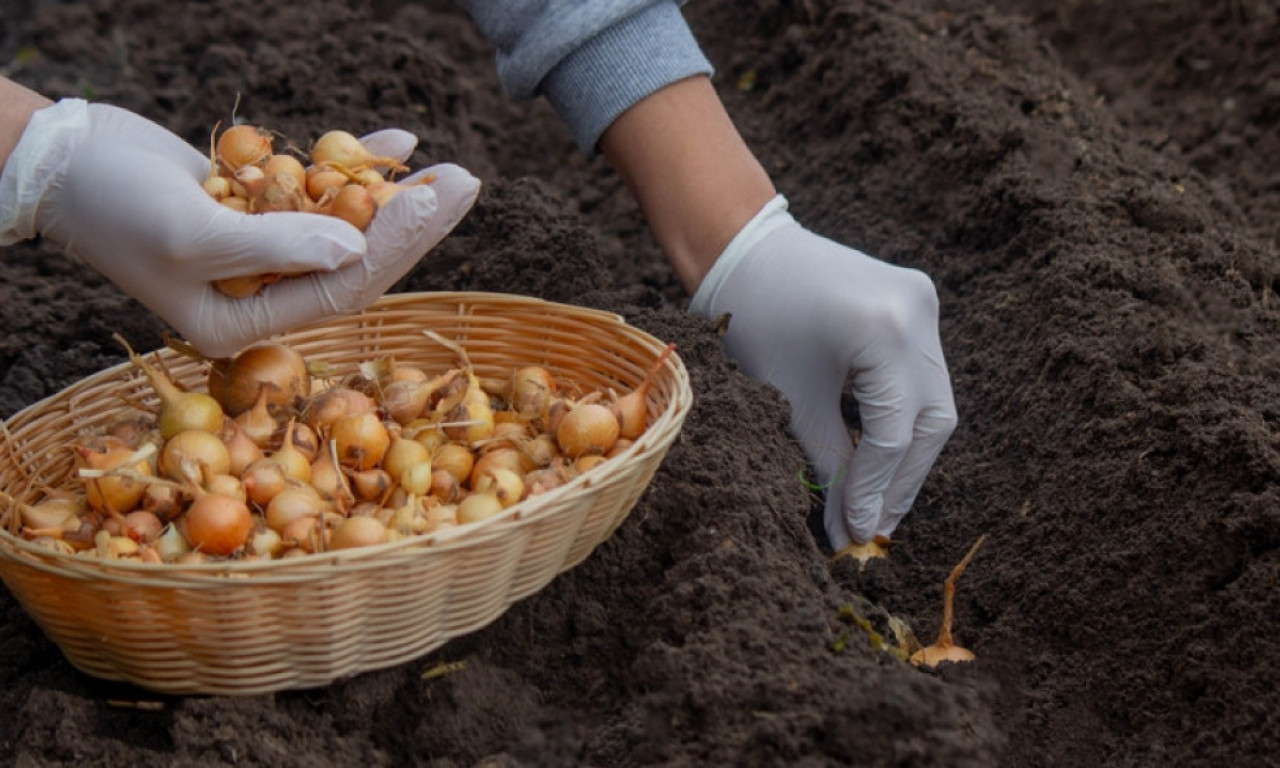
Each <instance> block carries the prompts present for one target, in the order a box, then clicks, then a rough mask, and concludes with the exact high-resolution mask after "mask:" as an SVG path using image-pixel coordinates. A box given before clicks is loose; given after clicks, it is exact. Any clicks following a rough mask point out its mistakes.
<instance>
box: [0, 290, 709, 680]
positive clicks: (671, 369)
mask: <svg viewBox="0 0 1280 768" xmlns="http://www.w3.org/2000/svg"><path fill="white" fill-rule="evenodd" d="M423 329H431V330H433V331H435V332H437V333H439V334H441V335H442V336H444V337H445V338H447V339H450V340H452V341H455V342H457V343H458V344H460V345H462V347H463V348H465V350H466V352H467V355H468V357H469V358H470V361H471V363H472V365H473V366H474V368H475V370H476V372H477V373H478V374H480V375H481V376H482V377H483V376H490V377H494V376H505V375H509V374H510V372H511V371H512V370H513V368H514V367H515V366H517V365H522V364H538V365H543V366H545V367H547V368H548V369H549V370H551V371H552V373H554V374H556V375H557V376H564V377H567V378H568V379H571V380H573V381H576V382H577V383H578V384H580V385H581V386H583V387H587V388H607V387H612V388H614V389H615V390H618V391H627V390H630V389H632V388H634V387H635V386H636V385H638V384H639V382H640V381H641V380H642V379H643V377H644V375H645V373H646V371H647V370H648V369H649V368H650V367H651V365H652V364H653V362H654V361H655V360H656V359H657V356H658V355H659V354H660V353H661V352H662V351H663V349H664V345H663V344H662V343H661V342H659V341H658V340H657V339H654V338H653V337H652V336H649V335H648V334H646V333H644V332H642V331H640V330H638V329H636V328H634V327H631V326H628V325H627V324H626V323H624V322H623V321H622V319H621V318H619V317H618V316H616V315H613V314H609V313H605V312H599V311H593V310H587V309H582V308H579V307H571V306H566V305H561V304H554V303H549V302H544V301H539V300H535V299H528V298H523V297H517V296H507V295H501V294H479V293H476V294H468V293H438V294H401V295H393V296H388V297H385V298H383V299H382V300H381V301H379V302H378V303H377V304H375V305H374V306H373V307H371V308H370V309H368V310H366V311H364V312H362V313H359V314H355V315H350V316H345V317H341V318H338V319H333V320H329V321H326V322H324V323H321V324H317V325H315V326H312V327H309V328H306V329H303V330H299V331H296V332H293V333H290V334H287V335H284V336H282V337H280V340H281V341H283V342H285V343H288V344H289V345H291V346H293V347H294V348H296V349H297V350H298V351H299V352H301V353H302V354H303V355H305V356H307V357H308V358H310V359H316V360H327V361H329V362H330V363H333V364H334V365H335V366H337V368H338V371H339V372H342V371H343V370H347V371H351V370H354V369H355V366H356V365H357V364H358V363H361V362H365V361H369V360H375V359H379V358H386V357H389V356H394V357H395V358H396V359H397V360H402V361H405V362H415V363H419V364H422V365H424V366H426V367H427V368H428V369H429V370H445V369H448V368H452V367H456V365H457V362H458V361H457V358H456V356H455V355H454V353H453V352H451V351H449V350H448V349H445V348H444V347H443V346H442V345H441V344H439V343H438V342H436V341H433V340H432V339H430V338H429V337H427V336H426V335H425V334H423V333H422V331H423ZM160 355H161V357H162V359H164V361H165V363H166V365H167V366H168V368H169V370H170V372H171V373H172V374H173V375H174V377H175V378H177V379H178V380H179V381H181V382H182V383H183V384H185V385H187V386H189V387H191V388H193V389H201V388H203V381H204V373H205V366H204V364H202V363H198V362H196V361H193V360H191V359H189V358H184V357H181V356H179V355H177V354H176V353H174V352H172V351H170V350H162V351H161V353H160ZM121 395H126V396H129V397H131V398H134V399H143V400H146V401H149V402H154V401H155V400H154V397H153V396H152V393H151V390H150V387H149V385H148V384H147V383H146V382H145V380H144V379H143V378H141V377H140V376H139V375H138V373H137V371H136V370H135V369H134V368H133V367H132V366H130V365H129V364H123V365H119V366H115V367H113V368H110V369H108V370H105V371H102V372H100V373H98V374H95V375H93V376H91V377H89V378H87V379H84V380H82V381H80V382H78V383H77V384H75V385H73V386H71V387H69V388H67V389H65V390H63V391H62V392H60V393H58V394H57V395H54V396H53V397H50V398H48V399H46V400H44V401H42V402H39V403H36V404H35V405H32V406H30V407H28V408H26V409H24V410H23V411H21V412H19V413H17V414H15V415H14V416H13V417H12V418H10V419H9V420H8V421H7V422H6V423H5V426H6V428H7V429H6V430H5V434H3V435H0V491H4V495H8V496H11V497H12V498H15V499H18V500H21V501H25V502H30V501H33V500H34V499H35V497H36V493H37V492H36V491H35V490H33V483H37V482H44V483H49V484H57V483H58V482H60V481H61V480H62V479H63V478H65V477H67V475H68V474H69V473H70V472H71V471H72V466H71V462H70V455H69V451H68V450H67V449H66V446H68V445H69V444H70V443H71V442H72V441H74V439H75V438H76V437H77V436H79V435H81V434H84V433H86V432H91V431H94V430H96V429H99V428H101V427H102V426H103V425H105V424H106V423H107V422H108V421H109V420H111V419H112V418H113V417H116V416H118V415H120V413H121V411H122V409H126V408H128V406H127V405H125V404H124V401H123V400H122V398H121V397H120V396H121ZM691 403H692V393H691V391H690V389H689V382H688V375H687V373H686V371H685V369H684V366H683V363H682V362H681V361H680V360H679V358H678V357H677V356H676V355H671V356H670V357H668V359H667V361H666V362H665V364H664V365H663V366H662V368H661V370H660V374H659V376H658V378H657V380H656V381H655V383H654V386H653V387H652V388H651V389H650V391H649V402H648V411H649V419H650V426H649V428H648V430H647V431H646V432H645V433H644V435H642V436H641V437H640V439H639V440H637V441H636V442H635V444H634V445H632V446H631V447H630V448H629V449H628V450H627V451H626V452H625V453H624V454H622V455H621V456H618V457H617V458H616V459H615V460H614V461H612V462H610V464H609V465H607V467H600V468H599V469H598V470H595V471H592V472H589V473H586V474H583V475H580V476H579V477H578V478H576V479H575V480H573V481H572V482H571V483H569V484H567V485H564V486H561V487H559V488H556V489H554V490H552V491H548V492H546V493H544V494H541V495H538V496H535V497H532V498H530V499H527V500H525V501H523V502H520V503H519V504H516V505H515V506H513V507H511V508H509V509H508V510H506V511H505V512H504V513H503V514H502V515H500V516H499V517H496V518H491V519H490V520H486V521H484V522H480V523H474V524H471V525H465V526H459V527H457V528H451V529H447V530H442V531H440V532H438V533H435V534H429V535H427V536H425V537H420V538H415V539H409V540H403V541H399V542H395V543H392V544H384V545H380V546H376V547H368V548H364V549H355V550H343V551H340V552H331V553H325V554H317V555H312V556H309V557H302V558H292V559H284V560H276V561H268V562H234V561H232V562H223V563H205V564H199V565H183V566H176V565H153V564H144V563H136V562H121V561H107V560H99V559H96V558H84V557H75V556H70V555H64V554H58V553H54V552H50V551H46V550H45V549H42V548H39V547H37V546H34V545H32V544H30V543H28V542H26V541H24V540H22V539H20V538H18V537H15V536H13V535H10V534H9V533H6V532H0V578H2V579H3V581H4V583H5V585H6V586H7V587H8V588H9V590H10V591H11V592H12V593H13V595H14V596H15V597H16V598H17V599H18V600H19V602H20V603H21V604H22V606H23V607H24V608H25V609H26V611H27V612H28V613H29V614H30V615H31V616H32V617H33V618H34V619H35V621H36V623H37V624H39V626H40V627H41V628H42V629H43V630H44V632H45V633H46V634H47V635H48V636H49V637H50V638H51V639H52V640H53V641H54V642H55V643H57V644H58V646H59V647H60V648H61V649H62V651H63V653H64V654H66V656H67V658H68V659H69V660H70V661H71V663H72V664H74V665H75V666H76V667H77V668H79V669H80V670H82V671H84V672H86V673H88V674H91V675H95V676H97V677H101V678H106V679H109V680H122V681H127V682H131V683H134V684H136V685H139V686H143V687H145V688H149V689H152V690H154V691H159V692H163V693H176V694H189V693H214V694H258V693H264V692H269V691H276V690H283V689H292V688H307V687H315V686H320V685H324V684H326V683H329V682H331V681H333V680H335V679H337V678H340V677H344V676H349V675H353V674H357V673H360V672H364V671H368V670H373V669H380V668H384V667H389V666H392V665H395V664H400V663H403V662H406V661H409V660H411V659H415V658H418V657H420V656H422V655H424V654H426V653H428V652H430V651H432V650H433V649H435V648H438V647H439V646H441V645H443V644H444V643H445V642H446V641H448V640H449V639H451V638H453V637H456V636H458V635H462V634H465V633H468V632H472V631H474V630H476V629H479V628H481V627H483V626H485V625H486V624H488V623H490V622H492V621H493V620H494V619H496V618H497V617H498V616H500V615H501V614H502V613H503V612H504V611H505V610H506V609H507V608H508V607H509V606H510V605H511V604H512V603H513V602H514V601H516V600H519V599H521V598H523V597H526V596H528V595H531V594H533V593H534V592H537V591H538V590H540V589H541V588H543V587H544V586H546V585H547V584H548V583H549V582H550V581H551V580H552V579H553V578H554V577H555V576H556V575H557V574H559V573H560V572H562V571H564V570H566V569H568V568H571V567H572V566H574V565H576V564H577V563H579V562H580V561H581V560H582V559H583V558H585V557H586V556H587V555H588V554H590V552H591V551H592V550H593V549H594V548H595V547H596V546H597V545H598V544H600V543H601V542H602V541H604V540H605V539H606V538H608V537H609V536H610V535H611V534H612V533H613V531H614V530H615V529H616V528H617V526H618V525H619V524H620V523H621V522H622V520H623V519H624V518H625V516H626V515H627V513H628V512H629V511H630V510H631V508H632V507H633V506H634V505H635V503H636V501H637V499H638V498H639V496H640V494H641V493H642V492H643V491H644V490H645V488H646V487H647V485H648V483H649V481H650V479H651V478H652V477H653V473H654V472H655V471H656V469H657V467H658V465H659V463H660V462H661V461H662V459H663V457H664V456H665V454H666V452H667V449H668V448H669V447H670V445H671V443H672V442H673V441H674V440H675V437H676V435H677V433H678V432H679V429H680V427H681V424H682V423H683V421H684V418H685V415H686V414H687V413H688V410H689V407H690V405H691Z"/></svg>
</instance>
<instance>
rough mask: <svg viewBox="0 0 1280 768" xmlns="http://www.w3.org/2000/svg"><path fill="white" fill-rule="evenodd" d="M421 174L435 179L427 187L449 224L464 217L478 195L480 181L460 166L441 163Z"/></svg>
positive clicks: (424, 170)
mask: <svg viewBox="0 0 1280 768" xmlns="http://www.w3.org/2000/svg"><path fill="white" fill-rule="evenodd" d="M423 173H424V174H429V175H431V176H434V177H435V178H434V179H433V180H432V181H430V182H429V183H428V186H430V187H431V188H432V189H434V190H435V192H436V197H437V198H438V199H439V201H440V203H439V205H440V211H441V212H442V213H444V214H445V215H446V216H447V217H448V218H449V221H450V222H451V223H456V222H457V221H458V220H460V219H461V218H462V217H463V216H465V215H466V213H467V211H469V210H471V206H473V205H475V202H476V198H477V197H479V195H480V179H477V178H476V177H475V176H472V175H471V172H470V171H468V170H467V169H465V168H463V167H462V166H459V165H454V164H453V163H441V164H439V165H433V166H431V167H430V168H425V169H423Z"/></svg>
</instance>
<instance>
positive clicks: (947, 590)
mask: <svg viewBox="0 0 1280 768" xmlns="http://www.w3.org/2000/svg"><path fill="white" fill-rule="evenodd" d="M986 540H987V536H986V534H983V535H982V536H979V537H978V540H977V541H975V542H974V543H973V546H972V547H970V548H969V552H968V554H966V555H965V556H964V558H963V559H962V560H960V562H959V563H957V564H956V567H955V568H953V569H952V570H951V575H950V576H948V577H947V580H946V582H945V583H944V584H943V587H942V628H941V629H939V630H938V639H937V640H935V641H934V643H933V645H930V646H926V647H924V648H921V649H920V650H918V651H916V652H915V653H913V654H911V659H910V661H911V663H912V665H914V666H917V667H918V666H920V665H922V664H923V665H924V666H926V667H936V666H938V665H939V664H941V663H942V662H944V661H973V660H974V659H976V658H977V656H975V655H974V654H973V651H970V650H968V649H967V648H961V647H960V646H958V645H956V644H955V641H953V640H952V639H951V622H952V619H953V616H954V615H953V610H952V603H954V602H955V596H956V579H958V578H960V574H962V573H964V569H965V568H967V567H968V566H969V561H970V560H972V559H973V556H974V554H975V553H977V551H978V547H980V546H982V542H984V541H986Z"/></svg>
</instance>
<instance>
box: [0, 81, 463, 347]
mask: <svg viewBox="0 0 1280 768" xmlns="http://www.w3.org/2000/svg"><path fill="white" fill-rule="evenodd" d="M368 141H369V142H370V143H371V144H373V145H375V147H376V148H375V149H373V150H372V151H374V152H375V153H376V154H383V155H390V154H392V152H394V153H396V155H397V156H399V157H400V158H401V159H403V158H406V157H408V155H409V153H410V152H412V150H413V148H414V146H415V144H416V140H415V139H414V138H413V136H412V134H408V133H407V132H404V131H392V132H387V131H380V132H378V133H377V134H373V135H372V136H370V137H369V138H368ZM209 163H210V160H209V158H208V157H207V156H206V155H204V154H203V153H201V152H199V151H197V150H196V149H195V148H194V147H192V146H191V145H189V144H187V143H186V142H185V141H183V140H182V139H181V138H179V137H178V136H176V135H174V134H173V133H171V132H169V131H168V130H166V129H164V128H162V127H161V126H159V125H157V124H155V123H153V122H151V121H149V120H147V119H145V118H143V117H141V116H139V115H136V114H134V113H132V112H129V111H127V110H123V109H119V108H116V107H112V106H108V105H103V104H87V103H85V102H83V101H80V100H77V99H66V100H63V101H60V102H58V103H57V104H55V105H53V106H51V107H46V108H45V109H41V110H38V111H37V112H35V113H34V114H33V116H32V118H31V121H30V123H29V124H28V126H27V129H26V131H25V132H24V133H23V135H22V138H21V139H20V140H19V142H18V145H17V147H16V148H15V149H14V151H13V153H12V155H11V156H10V158H9V161H8V162H7V163H6V165H5V169H4V175H3V177H0V185H2V186H0V191H3V195H0V199H3V200H4V201H5V202H4V206H5V207H4V209H3V210H0V241H7V242H14V241H16V240H18V239H22V238H24V237H33V236H35V235H37V234H39V235H41V236H43V237H44V238H46V239H48V240H50V241H52V242H55V243H58V244H59V245H61V246H62V247H63V248H64V249H65V250H66V252H67V253H68V254H70V255H72V256H75V257H77V258H79V259H81V260H82V261H84V262H86V263H88V264H89V265H90V266H92V267H94V268H95V269H97V270H98V271H100V272H101V273H102V274H104V275H105V276H106V277H108V278H109V279H110V280H111V281H112V282H114V283H115V284H116V285H118V286H119V287H120V288H121V289H122V290H123V291H125V292H126V293H128V294H129V295H131V296H133V297H134V298H136V299H138V300H139V301H140V302H142V303H143V304H144V305H146V306H147V307H148V308H149V309H151V310H152V311H154V312H155V313H156V314H158V315H159V316H160V317H162V318H164V319H165V320H166V321H167V322H169V323H170V324H171V325H172V326H173V327H174V328H175V329H176V330H177V331H178V333H180V334H181V335H182V336H184V337H185V338H186V339H187V340H188V341H190V342H191V343H192V344H193V345H195V346H196V347H197V348H198V349H200V351H201V352H203V353H204V354H206V355H209V356H212V357H221V356H227V355H230V354H233V353H234V352H235V351H237V350H239V349H240V348H242V347H244V346H246V345H248V344H250V343H252V342H254V341H257V340H260V339H262V338H265V337H267V336H270V335H272V334H275V333H279V332H282V331H285V330H288V329H291V328H294V327H296V326H298V325H302V324H305V323H308V322H312V321H315V320H319V319H321V318H323V317H326V316H328V315H332V314H335V313H340V312H347V311H355V310H359V309H362V308H363V307H365V306H367V305H368V304H369V303H371V302H372V301H374V300H375V299H377V298H378V296H379V295H380V294H381V293H382V292H383V291H385V290H386V289H387V288H388V287H390V286H391V284H393V283H394V282H395V280H396V279H397V278H398V277H399V276H400V275H402V274H404V273H405V272H406V271H408V270H409V269H410V268H411V267H412V266H413V265H414V264H416V263H417V262H418V260H420V259H421V258H422V256H423V255H425V254H426V253H427V252H428V251H429V250H430V249H431V248H433V247H434V246H435V245H436V244H437V243H439V242H440V241H441V240H442V239H444V237H445V236H446V235H448V233H449V232H450V231H451V230H452V229H453V227H454V226H455V225H456V224H457V223H458V221H460V220H461V219H462V217H463V216H464V215H465V214H466V213H467V211H468V210H470V208H471V205H472V204H473V203H474V201H475V198H476V195H477V193H478V191H479V182H478V181H477V180H476V179H475V178H474V177H472V176H471V175H470V174H469V173H467V172H466V171H465V170H463V169H461V168H459V167H457V166H453V165H444V166H438V167H436V168H433V169H427V170H426V171H422V172H420V174H424V175H425V174H428V173H431V174H434V175H435V177H436V178H435V180H434V181H432V182H431V183H429V184H420V185H416V186H413V187H411V188H409V189H406V190H404V191H403V192H401V193H399V194H397V195H396V196H395V197H394V198H393V199H392V200H391V201H390V202H389V203H388V204H387V206H386V207H385V209H383V210H382V211H379V213H378V215H377V216H376V217H375V219H374V221H373V222H372V223H371V224H370V225H369V228H368V230H366V231H365V232H364V233H362V232H361V231H360V230H359V229H357V228H356V227H354V226H352V225H351V224H349V223H347V222H345V221H343V220H341V219H339V218H336V217H333V216H328V215H321V214H316V213H303V212H268V213H262V214H260V215H245V214H244V213H241V212H239V211H235V210H232V209H231V208H229V207H227V206H224V205H220V204H219V203H218V202H216V201H215V200H214V199H213V198H212V197H210V195H209V194H208V193H206V192H205V190H204V189H203V188H202V186H201V183H202V182H203V181H204V180H205V179H206V178H207V177H208V176H209ZM415 176H417V174H415ZM413 178H414V177H410V179H413ZM264 274H281V275H299V276H298V277H292V278H289V279H286V280H281V281H280V282H276V283H274V284H272V285H268V286H266V287H265V288H263V289H262V290H261V291H260V292H258V293H256V294H254V295H252V296H249V297H247V298H232V297H229V296H226V295H224V294H223V293H221V292H219V291H218V290H217V289H216V288H215V287H214V283H215V282H217V281H219V280H227V279H232V278H246V277H253V276H255V275H264Z"/></svg>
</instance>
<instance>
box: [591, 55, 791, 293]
mask: <svg viewBox="0 0 1280 768" xmlns="http://www.w3.org/2000/svg"><path fill="white" fill-rule="evenodd" d="M600 149H601V152H602V153H603V154H604V156H605V157H606V158H607V159H608V160H609V162H610V163H611V164H612V165H613V166H614V168H616V169H617V171H618V174H619V175H620V176H621V177H622V179H623V180H624V182H625V183H626V184H627V187H628V188H629V189H630V190H631V192H632V194H633V195H634V196H635V198H636V201H637V202H638V203H639V205H640V208H641V210H642V211H643V212H644V215H645V218H646V219H647V220H648V222H649V226H650V228H651V229H652V231H653V233H654V237H655V239H656V240H657V241H658V245H659V246H660V247H661V248H662V250H663V252H664V253H665V254H666V256H667V259H668V260H669V261H670V262H671V265H672V267H673V268H674V269H675V271H676V274H677V275H678V276H679V278H680V281H681V282H682V283H683V284H684V286H685V289H686V290H688V291H689V293H690V294H692V293H693V292H694V291H696V290H697V288H698V286H699V285H700V284H701V282H702V279H703V277H704V276H705V275H706V274H707V272H708V271H709V270H710V269H711V265H712V264H714V263H715V261H716V257H717V256H719V254H720V252H721V251H723V250H724V248H725V246H726V245H727V244H728V243H729V241H730V240H732V239H733V237H734V235H736V234H737V233H738V232H739V231H740V230H741V229H742V227H743V225H745V224H746V223H747V222H748V221H750V220H751V218H752V217H753V216H755V215H756V213H758V212H759V211H760V209H761V208H763V207H764V205H765V204H766V203H768V202H769V201H770V200H772V199H773V197H774V196H775V195H776V194H777V191H776V190H775V189H774V186H773V182H772V181H771V180H770V179H769V176H768V174H767V173H766V172H765V170H764V168H763V167H762V166H761V165H760V163H759V161H758V160H757V159H756V157H755V155H754V154H752V152H751V150H750V149H749V148H748V147H747V145H746V143H745V142H744V141H743V139H742V137H741V136H740V135H739V134H738V131H737V128H736V127H735V126H734V125H733V122H732V120H731V119H730V118H729V115H728V113H727V112H726V111H725V109H724V105H723V104H721V102H720V98H719V95H718V94H717V93H716V91H715V88H714V86H712V84H711V81H710V79H709V78H707V77H703V76H697V77H692V78H688V79H686V80H682V81H680V82H677V83H673V84H671V85H669V86H667V87H665V88H663V89H661V90H659V91H657V92H655V93H653V94H651V95H650V96H648V97H646V98H645V99H643V100H641V101H640V102H638V103H637V104H636V105H635V106H633V107H632V108H631V109H629V110H627V111H626V112H624V113H623V114H622V115H621V116H620V117H619V118H618V119H617V120H616V121H614V123H613V124H612V125H610V126H609V128H608V129H607V130H606V131H605V133H604V135H603V136H602V137H601V140H600Z"/></svg>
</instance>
